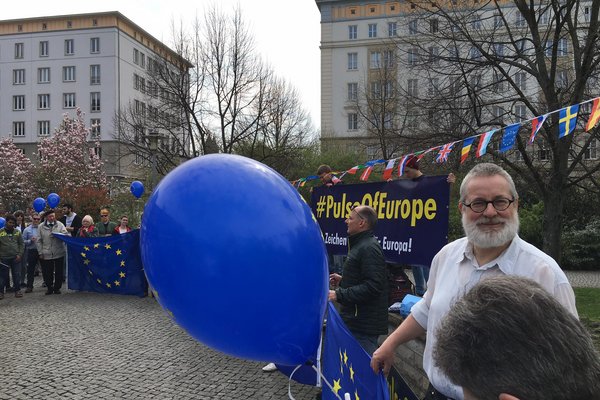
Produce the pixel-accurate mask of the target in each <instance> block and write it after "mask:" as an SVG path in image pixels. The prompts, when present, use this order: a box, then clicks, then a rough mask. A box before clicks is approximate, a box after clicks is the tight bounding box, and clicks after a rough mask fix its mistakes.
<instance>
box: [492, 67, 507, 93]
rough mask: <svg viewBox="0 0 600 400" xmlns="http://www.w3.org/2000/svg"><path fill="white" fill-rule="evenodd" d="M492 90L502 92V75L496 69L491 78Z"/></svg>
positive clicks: (503, 87)
mask: <svg viewBox="0 0 600 400" xmlns="http://www.w3.org/2000/svg"><path fill="white" fill-rule="evenodd" d="M492 79H493V80H492V91H493V92H494V93H502V92H504V89H505V85H504V76H503V75H502V74H500V73H499V72H497V71H494V75H493V78H492Z"/></svg>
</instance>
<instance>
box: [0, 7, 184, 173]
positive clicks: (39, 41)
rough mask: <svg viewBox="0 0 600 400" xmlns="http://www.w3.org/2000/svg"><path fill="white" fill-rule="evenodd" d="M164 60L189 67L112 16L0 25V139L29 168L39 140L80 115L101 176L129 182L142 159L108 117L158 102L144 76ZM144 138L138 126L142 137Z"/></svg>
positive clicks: (116, 15) (40, 19)
mask: <svg viewBox="0 0 600 400" xmlns="http://www.w3.org/2000/svg"><path fill="white" fill-rule="evenodd" d="M163 61H167V62H168V63H169V64H170V65H172V66H173V68H177V69H178V70H180V71H181V73H187V69H188V68H189V67H191V65H189V63H187V62H186V61H185V60H181V58H180V57H179V56H178V55H177V54H176V53H175V52H174V51H173V50H171V49H170V48H168V47H167V46H166V45H165V44H163V43H161V42H160V41H158V40H157V39H155V38H154V37H152V35H150V34H149V33H148V32H146V31H145V30H144V29H142V28H141V27H140V26H138V25H137V24H135V23H134V22H132V21H131V20H129V19H128V18H127V17H125V16H124V15H122V14H121V13H119V12H116V11H113V12H102V13H91V14H76V15H59V16H48V17H38V18H24V19H14V20H5V21H0V93H1V94H0V137H6V136H10V137H12V138H13V140H14V142H15V144H16V145H17V146H18V147H19V148H21V149H22V150H23V152H24V154H25V155H26V156H28V157H29V158H31V159H32V160H33V161H34V162H35V161H36V159H37V143H38V142H39V140H40V139H41V138H44V137H46V136H49V135H51V134H52V132H53V131H54V129H55V128H56V127H57V126H58V125H59V124H60V122H61V121H62V117H63V114H64V113H69V114H70V115H71V116H74V115H75V109H76V108H80V109H81V110H82V111H83V112H84V113H85V118H86V125H87V126H88V127H91V135H90V141H95V140H96V139H98V140H99V141H100V144H101V146H100V148H99V149H97V150H96V151H97V152H100V155H101V157H102V159H103V160H104V163H105V167H106V172H107V174H108V175H109V176H115V177H128V176H135V175H136V174H137V173H138V172H137V169H139V168H138V167H139V166H140V164H142V160H140V159H139V157H136V154H132V153H131V152H130V151H129V150H128V148H127V147H126V146H125V145H124V141H123V140H121V139H120V135H121V132H119V129H117V127H116V126H115V125H117V124H116V123H115V121H116V118H115V116H116V115H117V112H119V111H120V110H124V109H127V108H128V107H135V108H136V109H138V111H139V112H140V113H141V112H145V110H146V109H152V104H151V103H152V102H158V101H161V100H160V96H156V95H152V93H149V89H148V88H147V87H146V85H145V79H144V77H145V76H146V74H147V73H148V70H149V68H151V67H152V66H153V65H156V64H157V63H158V62H160V63H163ZM150 132H152V133H155V132H154V131H153V127H151V126H146V127H143V131H142V134H143V135H142V136H141V138H142V139H143V137H144V135H146V134H148V133H150Z"/></svg>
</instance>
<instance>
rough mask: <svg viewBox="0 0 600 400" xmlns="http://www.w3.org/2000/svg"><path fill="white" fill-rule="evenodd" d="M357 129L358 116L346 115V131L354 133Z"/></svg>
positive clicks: (355, 114)
mask: <svg viewBox="0 0 600 400" xmlns="http://www.w3.org/2000/svg"><path fill="white" fill-rule="evenodd" d="M357 129H358V114H357V113H350V114H348V130H349V131H355V130H357Z"/></svg>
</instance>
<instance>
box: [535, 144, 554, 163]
mask: <svg viewBox="0 0 600 400" xmlns="http://www.w3.org/2000/svg"><path fill="white" fill-rule="evenodd" d="M538 157H539V159H540V161H548V160H550V158H551V154H550V149H549V148H548V146H547V145H540V149H539V150H538Z"/></svg>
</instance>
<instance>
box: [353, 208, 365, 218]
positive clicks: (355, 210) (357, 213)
mask: <svg viewBox="0 0 600 400" xmlns="http://www.w3.org/2000/svg"><path fill="white" fill-rule="evenodd" d="M356 207H358V206H352V207H350V212H352V211H354V212H355V213H356V215H358V218H360V219H363V220H364V219H365V217H363V216H362V215H360V213H359V212H358V210H357V209H356Z"/></svg>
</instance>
